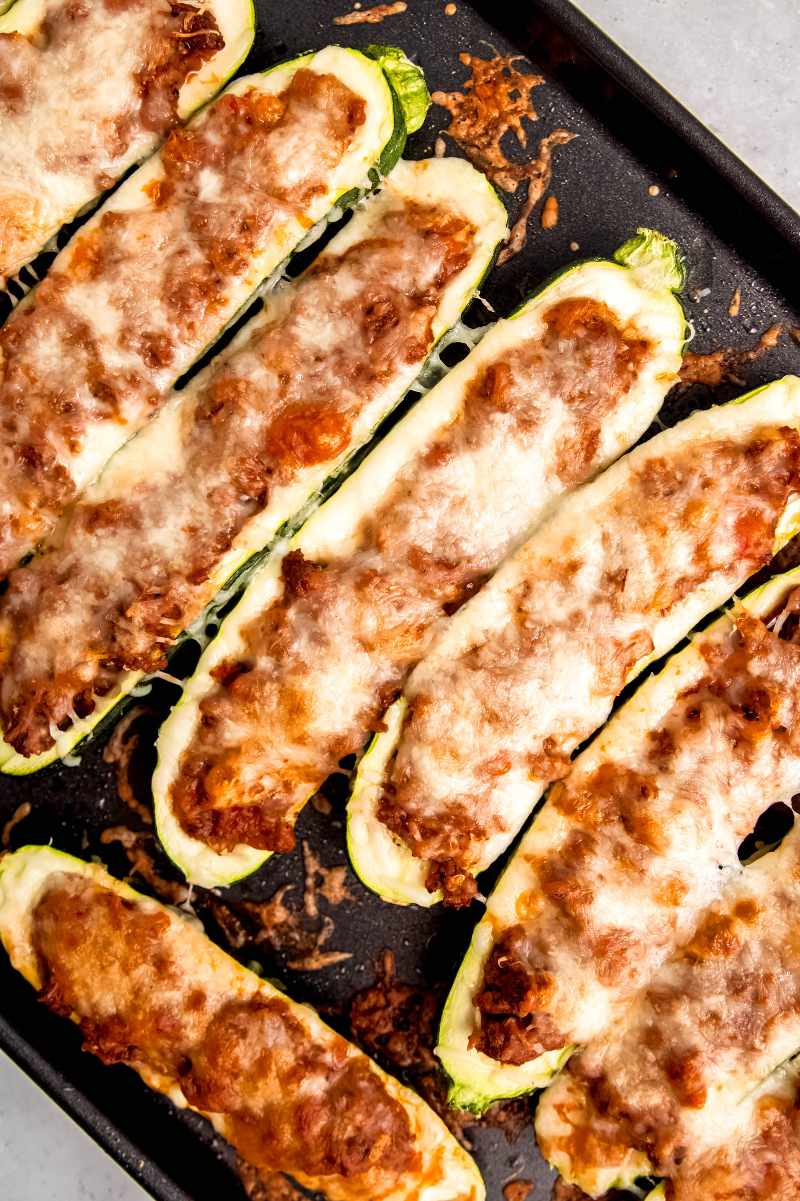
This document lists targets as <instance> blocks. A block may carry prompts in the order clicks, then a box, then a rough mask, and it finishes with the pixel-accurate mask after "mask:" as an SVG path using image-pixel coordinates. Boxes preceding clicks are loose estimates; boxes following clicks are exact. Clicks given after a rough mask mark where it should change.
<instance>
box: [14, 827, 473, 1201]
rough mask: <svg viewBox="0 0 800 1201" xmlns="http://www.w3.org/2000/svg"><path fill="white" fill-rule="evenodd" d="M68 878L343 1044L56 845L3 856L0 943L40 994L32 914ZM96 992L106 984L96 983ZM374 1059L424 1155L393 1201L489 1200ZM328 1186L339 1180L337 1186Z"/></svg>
mask: <svg viewBox="0 0 800 1201" xmlns="http://www.w3.org/2000/svg"><path fill="white" fill-rule="evenodd" d="M64 873H68V874H70V873H71V874H74V875H77V876H80V877H83V878H85V879H87V880H90V881H92V882H93V883H94V884H96V885H98V886H100V887H101V888H103V889H107V890H109V891H110V892H113V893H115V894H116V895H117V896H119V897H122V898H124V899H125V900H127V901H131V902H133V903H134V904H135V905H137V906H139V907H141V908H142V909H144V910H146V911H148V912H154V911H156V912H159V913H162V914H165V915H166V916H167V917H168V919H169V922H170V924H171V925H172V927H173V929H175V930H178V931H179V938H180V940H181V942H182V943H183V944H185V947H186V955H187V961H188V962H189V963H197V964H198V965H200V964H202V965H203V966H204V967H206V968H208V969H210V971H211V972H213V975H214V977H216V979H218V980H219V981H220V983H221V984H222V989H221V990H220V991H224V992H229V994H230V998H231V1001H236V1000H238V999H245V998H246V999H250V998H259V999H263V1000H271V999H276V998H277V999H280V1001H281V1003H282V1004H284V1005H288V1007H289V1010H290V1013H291V1016H292V1018H294V1019H295V1020H296V1021H297V1022H298V1023H299V1024H300V1026H301V1027H302V1028H303V1030H304V1031H306V1032H307V1033H308V1036H309V1038H310V1039H312V1040H313V1041H314V1042H315V1043H317V1044H319V1043H322V1044H325V1043H326V1042H327V1041H328V1040H333V1039H337V1040H338V1039H339V1036H338V1035H335V1034H334V1032H333V1031H332V1030H331V1029H330V1027H329V1026H327V1025H326V1024H325V1023H324V1022H323V1021H322V1019H321V1018H320V1017H319V1016H318V1015H317V1014H316V1013H315V1012H314V1010H313V1009H311V1008H310V1007H309V1006H308V1005H301V1004H298V1003H296V1002H294V1001H292V1000H290V998H288V997H287V996H286V995H285V994H284V993H282V992H279V991H278V990H277V989H276V988H274V987H273V985H271V984H269V983H268V982H267V981H266V980H263V979H261V977H259V976H256V975H255V973H253V972H251V971H249V970H248V969H247V968H245V967H242V965H241V964H239V963H238V962H237V961H236V960H235V959H233V958H231V956H230V955H228V954H226V953H225V952H224V951H222V950H221V949H220V948H219V947H217V946H215V945H214V943H212V942H211V941H210V939H208V938H207V937H206V935H205V934H204V933H203V932H202V929H200V928H198V923H197V922H196V920H194V919H191V918H189V917H188V916H187V915H186V914H181V913H179V911H177V910H175V909H172V908H167V907H166V906H164V905H161V904H160V903H159V902H158V901H154V900H152V899H150V898H149V897H145V896H143V895H142V894H141V893H137V892H135V891H134V890H133V889H132V888H129V887H128V885H126V884H122V883H120V882H119V881H117V880H115V879H114V878H113V877H112V876H110V875H109V874H108V872H106V870H105V869H104V868H103V867H101V866H100V865H99V864H96V863H86V862H84V861H83V860H81V859H77V858H75V857H73V856H72V855H67V854H65V853H64V852H62V851H58V850H56V849H55V848H54V847H45V846H28V847H23V848H22V849H21V850H19V851H16V852H14V853H13V854H7V855H5V856H3V858H2V859H0V940H2V943H3V945H4V947H5V949H6V952H7V953H8V956H9V958H10V960H11V963H12V965H13V967H14V968H15V969H16V970H17V971H18V972H20V973H21V975H22V976H24V978H25V979H26V980H27V981H28V983H29V984H31V985H32V986H33V987H34V988H35V989H40V988H41V987H42V980H41V977H40V970H39V964H38V962H37V956H36V951H35V948H34V945H33V928H32V921H33V916H34V913H35V909H36V905H37V902H38V900H39V898H40V897H41V896H42V895H43V893H44V892H45V891H46V889H47V885H48V882H49V880H50V879H51V878H52V877H54V876H61V875H62V874H64ZM108 949H109V950H111V948H108ZM189 971H191V968H189ZM98 987H102V985H101V984H99V983H98ZM352 1054H353V1055H354V1056H358V1057H362V1056H363V1058H364V1060H367V1056H366V1055H363V1052H361V1051H358V1050H356V1049H355V1048H353V1049H352ZM369 1062H370V1066H371V1067H372V1069H373V1071H374V1072H375V1073H376V1074H377V1076H378V1078H379V1080H380V1081H381V1083H382V1085H383V1086H384V1087H385V1089H386V1091H387V1093H388V1094H389V1096H390V1097H392V1098H393V1100H395V1101H396V1102H397V1103H399V1105H400V1106H401V1107H402V1109H403V1111H404V1112H405V1114H406V1116H407V1118H408V1121H409V1125H410V1129H411V1131H412V1132H413V1136H414V1145H415V1149H416V1151H417V1152H418V1154H419V1157H420V1167H419V1170H418V1171H413V1172H409V1173H408V1174H407V1175H406V1176H405V1177H404V1179H403V1181H402V1183H401V1184H398V1185H396V1186H395V1187H393V1188H392V1190H391V1197H392V1198H393V1199H394V1201H483V1198H484V1195H485V1190H484V1185H483V1181H482V1180H481V1177H480V1173H479V1172H478V1168H477V1166H476V1165H475V1163H474V1161H473V1160H472V1159H471V1157H470V1156H469V1155H468V1154H467V1152H466V1151H464V1150H463V1149H462V1147H461V1146H460V1145H459V1144H458V1143H457V1142H456V1140H455V1138H454V1137H453V1135H452V1134H451V1133H450V1131H449V1130H448V1129H447V1127H446V1126H445V1125H444V1123H443V1122H442V1120H441V1119H440V1118H439V1117H437V1115H436V1114H435V1113H434V1112H433V1110H431V1109H430V1108H429V1106H428V1105H427V1104H426V1103H425V1102H424V1101H423V1100H422V1099H421V1097H419V1096H418V1095H417V1094H416V1093H414V1092H412V1091H411V1090H410V1089H408V1088H406V1087H405V1086H403V1085H401V1084H400V1083H399V1082H398V1081H396V1080H395V1079H393V1078H392V1077H391V1076H389V1075H388V1074H387V1073H386V1072H384V1071H382V1069H381V1068H379V1067H378V1066H377V1065H376V1064H374V1063H372V1061H369ZM139 1074H140V1075H141V1077H142V1079H143V1080H144V1081H145V1083H146V1084H147V1085H148V1086H149V1087H150V1088H152V1089H154V1090H156V1091H158V1092H160V1093H163V1094H165V1095H166V1096H167V1097H169V1098H170V1100H171V1101H172V1102H173V1103H174V1104H175V1105H177V1106H178V1107H180V1108H188V1107H189V1106H188V1105H187V1101H186V1098H185V1097H184V1096H183V1093H182V1092H181V1087H180V1082H179V1080H178V1079H176V1078H174V1077H172V1076H170V1075H168V1074H162V1073H160V1072H157V1071H156V1070H154V1069H146V1070H143V1071H141V1072H140V1073H139ZM112 1087H113V1085H112ZM197 1112H202V1111H201V1110H198V1111H197ZM204 1116H205V1117H207V1118H208V1119H209V1120H210V1121H211V1123H212V1124H213V1125H214V1126H215V1127H216V1128H217V1129H218V1130H219V1132H220V1133H221V1134H222V1135H223V1137H224V1135H225V1129H224V1115H217V1114H213V1113H205V1114H204ZM329 1181H332V1182H333V1184H332V1187H331V1185H330V1184H329ZM301 1183H303V1184H305V1185H306V1186H307V1187H310V1188H313V1189H319V1188H322V1189H326V1188H327V1191H328V1193H329V1195H330V1196H331V1197H332V1198H335V1199H336V1201H347V1198H348V1197H349V1196H353V1197H358V1198H361V1197H363V1196H364V1192H363V1189H364V1187H365V1185H366V1183H367V1182H365V1181H362V1182H361V1183H354V1185H353V1188H352V1190H351V1189H349V1188H348V1184H347V1180H346V1178H344V1177H341V1176H339V1177H331V1178H311V1177H309V1178H307V1179H302V1178H301ZM376 1195H379V1196H381V1197H383V1198H384V1199H385V1201H388V1196H389V1194H388V1193H387V1192H386V1191H385V1189H384V1188H381V1189H380V1192H379V1194H376Z"/></svg>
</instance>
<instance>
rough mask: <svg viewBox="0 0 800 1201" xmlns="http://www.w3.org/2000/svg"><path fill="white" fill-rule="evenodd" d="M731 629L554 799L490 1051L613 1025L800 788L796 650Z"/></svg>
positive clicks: (527, 1051)
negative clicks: (777, 803)
mask: <svg viewBox="0 0 800 1201" xmlns="http://www.w3.org/2000/svg"><path fill="white" fill-rule="evenodd" d="M734 621H735V624H732V623H731V622H730V621H729V620H727V619H725V620H724V621H723V622H721V623H719V624H718V625H716V626H715V627H713V631H711V632H709V634H707V635H704V636H703V637H702V638H701V639H699V640H698V641H697V642H696V643H695V648H694V653H693V654H691V655H690V656H686V657H683V658H682V663H681V668H682V670H681V671H680V672H679V673H678V674H677V675H676V676H675V677H667V678H666V679H665V686H664V687H662V688H661V689H660V691H657V692H656V695H655V696H654V698H653V700H652V701H651V703H650V704H649V705H648V706H647V708H646V709H642V710H641V711H640V714H639V717H638V720H637V717H636V716H634V717H633V719H632V720H629V721H628V722H627V723H626V727H625V728H626V737H625V739H624V740H622V739H620V740H617V741H614V740H613V738H612V739H611V740H609V741H608V742H605V741H603V740H601V741H599V742H598V743H597V744H595V745H594V746H593V747H591V748H590V749H589V750H588V751H586V752H585V753H584V754H583V755H581V756H580V758H579V759H578V760H577V761H576V763H575V766H574V768H573V770H572V771H571V773H570V774H569V776H568V777H567V779H566V780H565V781H564V783H562V784H558V785H556V786H555V787H554V788H553V790H552V792H551V794H550V797H549V800H548V803H547V805H546V806H545V808H544V810H543V811H542V813H541V814H540V816H539V817H538V818H537V819H536V822H535V823H534V825H533V827H532V829H531V833H530V835H529V836H528V838H527V839H526V841H525V847H524V860H523V861H522V863H523V864H524V871H523V872H522V875H520V876H519V877H518V879H517V881H516V884H517V887H518V888H519V892H518V895H517V900H516V905H515V915H516V917H517V920H518V924H517V925H515V926H512V927H510V928H509V929H507V930H506V931H504V932H503V934H502V936H499V937H498V941H497V944H496V947H495V950H494V952H493V954H492V957H491V958H490V961H489V965H488V968H487V974H486V976H485V980H484V991H483V992H482V993H481V994H479V997H478V1005H479V1007H480V1008H481V1009H482V1010H483V1023H482V1026H483V1032H482V1045H483V1047H484V1049H485V1050H487V1051H488V1052H489V1053H490V1054H492V1053H493V1054H495V1055H497V1057H498V1058H501V1059H502V1058H506V1059H513V1058H514V1052H515V1051H516V1053H517V1054H516V1057H517V1058H518V1059H519V1058H521V1059H522V1060H524V1059H526V1058H528V1059H529V1058H531V1057H532V1056H533V1055H535V1054H538V1053H539V1052H540V1051H541V1050H542V1049H543V1046H548V1047H554V1046H562V1045H565V1044H567V1043H585V1042H586V1041H588V1040H589V1039H590V1038H592V1037H594V1036H595V1035H597V1034H598V1033H599V1032H600V1031H602V1030H603V1029H604V1028H606V1027H607V1026H608V1025H609V1023H610V1022H611V1021H613V1020H615V1015H616V1014H618V1012H619V1008H620V1006H621V1005H624V1004H625V1003H626V1002H627V1000H628V998H630V997H631V996H632V995H633V994H634V992H635V991H636V989H637V988H639V987H641V986H642V984H643V983H644V982H645V981H646V980H647V979H648V978H649V976H650V975H651V974H652V972H653V970H654V968H655V967H657V966H658V964H659V963H661V962H662V961H663V959H664V958H665V957H666V956H667V955H668V954H669V953H670V951H671V950H672V948H673V947H674V946H675V945H678V944H680V943H681V942H682V941H683V940H684V939H685V938H687V937H688V936H689V934H690V933H691V931H692V930H693V929H694V927H695V923H696V921H697V916H698V914H699V913H700V911H701V910H702V909H703V908H704V907H705V906H706V905H707V904H709V902H710V901H711V900H712V899H713V898H714V897H715V896H716V895H717V894H718V893H719V890H720V888H721V887H722V884H723V883H724V881H725V879H726V877H727V876H729V875H730V874H731V873H733V872H736V871H738V868H739V860H738V855H737V851H738V847H739V844H740V843H741V841H742V839H743V838H744V837H745V836H746V835H747V834H748V833H749V831H750V830H751V829H752V828H753V826H754V824H755V822H756V820H757V818H758V816H759V815H760V814H761V812H762V811H763V810H764V808H765V807H766V806H767V805H768V804H769V803H770V801H771V800H784V799H787V798H789V797H791V796H792V795H793V794H794V793H795V792H796V791H797V790H798V788H800V702H798V695H800V693H798V688H800V652H799V651H798V650H797V648H795V647H794V646H790V645H788V644H787V643H785V642H783V641H781V640H780V639H779V638H777V637H775V636H774V635H773V634H771V633H770V632H769V631H768V630H767V629H766V627H764V626H763V625H762V624H761V623H760V622H758V621H757V620H756V619H755V618H752V617H749V616H747V615H746V614H745V613H744V612H740V613H737V615H736V616H735V619H734ZM623 715H624V711H623ZM521 871H522V869H521ZM523 875H524V878H525V879H524V881H523V878H522V876H523ZM498 934H499V931H498V930H497V929H496V936H497V935H498ZM501 961H502V962H503V963H504V965H505V966H504V968H501V967H500V966H499V965H500V963H501ZM504 974H505V976H507V977H508V979H504ZM512 981H514V982H516V988H515V987H514V986H513V985H512ZM517 989H521V991H522V993H523V994H524V999H523V997H521V996H517V995H515V993H516V991H517Z"/></svg>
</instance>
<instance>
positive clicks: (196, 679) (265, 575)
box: [153, 159, 505, 887]
mask: <svg viewBox="0 0 800 1201" xmlns="http://www.w3.org/2000/svg"><path fill="white" fill-rule="evenodd" d="M435 161H438V162H440V163H450V164H452V166H451V167H449V168H448V169H449V170H452V171H454V172H457V174H458V175H460V176H462V177H463V178H462V179H460V180H458V182H457V184H456V188H458V187H460V188H461V189H462V190H463V189H465V188H466V187H467V183H468V182H469V183H470V185H474V189H475V192H474V195H473V197H472V201H471V202H470V205H467V206H466V209H465V211H466V212H467V214H469V212H470V211H471V210H470V206H472V207H474V208H475V209H476V210H477V208H478V205H480V213H481V214H482V220H483V234H482V237H483V245H482V247H481V248H480V251H479V252H477V251H476V253H475V254H474V255H473V261H472V263H471V264H470V267H469V278H468V280H467V282H465V283H463V284H461V285H460V286H459V291H458V293H457V294H454V296H455V299H454V300H453V302H452V303H451V306H450V307H451V309H452V311H451V312H450V313H449V314H448V316H447V320H446V323H445V322H443V321H441V320H440V321H439V323H438V324H437V325H436V328H435V330H434V333H435V338H434V341H433V343H432V345H431V347H430V350H429V354H428V360H427V361H430V358H431V357H432V356H433V354H434V351H435V347H436V345H437V344H438V343H439V342H440V341H441V339H442V337H443V336H444V335H445V333H446V332H447V329H448V328H449V327H450V326H451V324H452V323H453V322H454V321H455V319H456V317H457V312H456V300H457V309H458V312H461V311H463V309H464V308H465V307H466V305H467V304H468V303H469V302H470V300H471V299H472V296H473V295H474V293H475V291H476V290H477V288H478V287H479V286H480V283H481V281H482V280H483V278H484V276H485V274H486V272H487V271H488V270H489V268H490V266H491V263H492V262H493V261H494V257H495V254H496V252H497V248H498V245H499V242H500V239H501V238H502V235H503V231H504V230H505V208H504V206H503V205H502V202H501V201H500V199H499V198H498V196H497V193H496V191H495V190H494V189H493V188H492V187H491V185H490V184H489V183H488V181H487V180H486V179H485V178H484V177H483V176H482V175H480V173H478V172H476V171H475V170H474V168H470V169H469V174H467V173H466V172H465V170H464V166H463V160H447V159H443V160H435ZM456 163H459V164H462V165H461V166H459V167H456ZM463 207H464V206H463V205H462V208H463ZM501 226H502V229H501ZM465 270H466V269H465ZM422 370H423V373H424V370H425V368H424V367H423V369H422ZM412 387H413V385H412ZM401 399H402V397H400V396H398V397H397V401H398V403H399V401H400V400H401ZM413 412H414V409H412V411H411V414H412V415H413ZM403 420H405V418H404V419H403ZM400 426H402V422H401V423H399V425H398V426H396V427H395V430H396V429H398V428H400ZM379 436H380V431H379ZM375 449H376V452H377V453H380V444H379V445H378V446H377V447H376V448H375ZM368 462H369V457H368V456H367V458H366V460H365V464H364V465H365V466H366V464H367V463H368ZM354 474H355V473H352V474H351V476H349V477H348V479H349V478H352V475H354ZM331 490H332V489H331ZM315 507H316V506H315ZM308 512H309V509H306V510H305V514H304V515H305V516H307V515H308ZM297 528H300V523H298V527H297ZM286 549H287V548H286V543H285V542H281V543H280V544H278V545H277V546H275V547H274V548H273V549H272V550H271V551H270V552H268V554H267V555H266V556H263V557H262V559H261V561H260V563H259V565H258V569H257V572H256V573H248V587H247V588H246V589H245V592H244V595H243V597H242V598H241V600H240V601H239V604H238V606H237V608H236V609H234V610H233V612H232V613H231V614H230V615H229V616H228V617H227V618H226V619H225V622H224V623H223V625H222V627H221V628H220V630H219V632H218V633H217V635H216V637H215V639H214V641H213V642H212V643H211V644H210V646H209V647H208V648H207V650H206V651H205V652H204V655H203V656H202V657H201V660H200V662H199V663H198V665H197V668H196V670H195V672H194V674H193V675H192V676H191V677H190V678H189V680H188V681H186V683H185V688H184V693H183V696H182V697H181V699H180V700H179V701H178V704H177V705H176V706H175V709H174V710H173V711H172V713H171V714H170V716H169V717H168V719H167V721H166V722H165V723H164V725H163V726H162V728H161V732H160V734H159V739H158V744H157V750H158V764H157V767H156V772H155V775H154V777H153V796H154V807H155V821H156V829H157V832H158V835H159V838H160V840H161V843H162V845H163V846H164V849H165V850H166V852H167V854H168V855H169V856H170V858H172V860H173V862H175V864H176V866H177V867H178V868H179V869H180V871H181V872H182V873H183V874H184V875H185V876H186V878H187V879H189V880H192V881H193V882H195V883H200V882H201V881H202V882H203V883H204V884H208V885H209V886H210V887H218V886H224V885H227V884H230V883H233V882H234V881H235V880H239V879H242V878H244V877H245V876H247V875H250V874H251V873H252V872H254V871H256V870H258V868H260V867H261V866H262V865H263V864H264V863H265V862H266V861H267V859H269V858H270V853H269V852H265V851H256V850H255V849H253V848H250V847H241V848H240V849H239V850H237V851H233V852H231V853H229V854H226V855H217V854H216V853H214V852H211V851H210V850H208V849H207V848H205V847H204V846H203V844H202V843H199V842H197V841H196V840H195V839H192V838H189V837H188V836H187V835H185V834H184V833H183V831H182V830H181V829H180V828H179V827H178V825H177V822H176V821H175V818H174V816H173V814H172V811H171V806H170V804H169V801H168V792H169V785H170V780H171V773H173V772H174V771H175V768H176V764H177V761H178V759H179V757H180V754H181V753H182V751H183V749H184V746H185V745H186V740H187V738H189V737H190V736H191V735H190V729H189V723H190V722H191V721H192V712H193V711H194V710H195V709H196V706H197V704H198V703H199V701H200V700H201V699H202V695H203V693H204V690H205V688H206V687H208V686H209V685H208V680H207V678H206V673H207V672H208V667H209V664H210V663H212V662H213V661H214V656H216V655H222V654H224V653H225V652H224V647H225V645H226V641H225V640H226V638H228V637H231V636H232V635H231V631H232V630H234V629H235V623H236V622H238V621H239V620H244V618H243V613H244V612H245V608H243V607H242V606H248V605H251V606H253V608H252V613H255V612H257V611H258V608H259V607H262V606H263V605H264V604H266V603H268V600H269V599H271V592H269V596H268V597H265V595H264V592H263V589H264V588H265V586H266V588H267V589H271V588H272V584H273V581H274V578H275V574H276V572H278V571H279V570H280V559H281V557H282V555H283V553H284V552H285V551H286ZM259 589H261V591H260V592H259V591H258V590H259ZM246 611H247V612H248V613H250V612H251V610H250V609H247V610H246ZM209 678H210V677H209ZM184 723H185V724H186V728H185V730H184V729H181V727H182V726H183V725H184ZM179 730H180V733H179V732H178V731H179ZM306 799H307V800H308V799H310V796H309V797H308V798H306ZM195 857H199V858H200V859H202V860H203V861H204V863H205V864H206V866H204V867H202V868H199V867H198V866H197V865H196V863H195ZM206 857H207V858H206ZM193 864H194V866H193Z"/></svg>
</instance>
